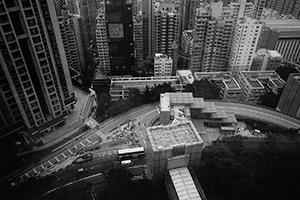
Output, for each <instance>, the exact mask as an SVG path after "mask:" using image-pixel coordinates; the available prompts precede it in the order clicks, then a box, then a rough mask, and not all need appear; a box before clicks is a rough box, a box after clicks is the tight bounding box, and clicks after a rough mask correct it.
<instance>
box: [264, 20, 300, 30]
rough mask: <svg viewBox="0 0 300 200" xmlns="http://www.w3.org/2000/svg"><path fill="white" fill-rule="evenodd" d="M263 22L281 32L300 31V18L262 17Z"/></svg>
mask: <svg viewBox="0 0 300 200" xmlns="http://www.w3.org/2000/svg"><path fill="white" fill-rule="evenodd" d="M261 22H263V23H265V24H266V25H267V26H268V27H270V28H271V29H273V30H276V31H278V32H281V33H284V32H295V33H300V20H297V19H262V20H261Z"/></svg>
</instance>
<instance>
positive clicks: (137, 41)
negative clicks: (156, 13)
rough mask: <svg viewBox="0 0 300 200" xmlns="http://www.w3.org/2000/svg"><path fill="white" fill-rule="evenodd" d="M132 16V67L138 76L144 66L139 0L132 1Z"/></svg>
mask: <svg viewBox="0 0 300 200" xmlns="http://www.w3.org/2000/svg"><path fill="white" fill-rule="evenodd" d="M131 3H132V15H133V40H134V65H135V71H136V72H137V73H138V74H141V73H142V71H143V70H142V68H143V65H144V62H143V61H144V59H143V56H144V54H143V50H144V49H143V18H142V10H141V6H142V5H141V4H142V2H141V1H140V0H133V1H131Z"/></svg>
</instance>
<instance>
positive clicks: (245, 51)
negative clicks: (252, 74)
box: [230, 17, 262, 75]
mask: <svg viewBox="0 0 300 200" xmlns="http://www.w3.org/2000/svg"><path fill="white" fill-rule="evenodd" d="M261 28H262V24H261V23H260V22H259V21H257V20H255V19H251V18H248V17H245V18H244V19H243V20H239V21H238V23H237V26H236V30H235V36H234V39H233V46H232V51H231V59H230V71H231V72H232V73H233V74H234V75H237V73H238V72H239V71H249V70H250V67H251V65H252V60H253V57H254V54H255V52H256V46H257V43H258V40H259V35H260V32H261Z"/></svg>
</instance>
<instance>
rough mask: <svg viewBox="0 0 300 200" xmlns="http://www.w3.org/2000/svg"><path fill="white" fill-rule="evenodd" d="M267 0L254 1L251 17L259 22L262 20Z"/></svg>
mask: <svg viewBox="0 0 300 200" xmlns="http://www.w3.org/2000/svg"><path fill="white" fill-rule="evenodd" d="M266 1H267V0H254V3H253V8H252V13H251V17H252V18H254V19H257V20H260V19H261V16H262V12H263V9H264V7H265V5H266Z"/></svg>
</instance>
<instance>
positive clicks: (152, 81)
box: [110, 76, 182, 101]
mask: <svg viewBox="0 0 300 200" xmlns="http://www.w3.org/2000/svg"><path fill="white" fill-rule="evenodd" d="M163 83H170V84H171V87H173V88H174V89H175V91H178V92H181V91H182V84H181V83H180V80H179V77H178V76H160V77H114V78H111V83H110V96H111V100H112V101H117V100H119V99H124V98H126V96H127V92H128V89H129V88H138V89H140V90H141V91H142V92H143V91H145V89H146V86H147V87H149V88H151V87H154V86H155V85H159V84H163Z"/></svg>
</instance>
